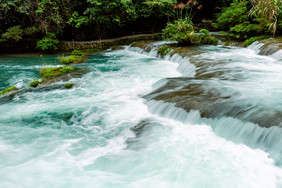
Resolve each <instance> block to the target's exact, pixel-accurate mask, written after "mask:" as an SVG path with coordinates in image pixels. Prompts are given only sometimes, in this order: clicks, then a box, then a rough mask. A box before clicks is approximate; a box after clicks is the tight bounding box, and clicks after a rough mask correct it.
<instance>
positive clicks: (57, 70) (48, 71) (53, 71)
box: [40, 66, 75, 81]
mask: <svg viewBox="0 0 282 188" xmlns="http://www.w3.org/2000/svg"><path fill="white" fill-rule="evenodd" d="M74 71H75V69H74V68H73V67H71V66H63V67H48V68H44V69H42V70H40V75H41V76H42V81H46V80H48V79H53V78H55V77H58V76H61V75H64V74H67V73H71V72H74Z"/></svg>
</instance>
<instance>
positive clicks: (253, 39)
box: [244, 35, 270, 47]
mask: <svg viewBox="0 0 282 188" xmlns="http://www.w3.org/2000/svg"><path fill="white" fill-rule="evenodd" d="M267 38H270V36H265V35H262V36H257V37H251V38H249V39H247V40H245V42H244V46H245V47H247V46H250V45H251V44H253V43H254V42H256V41H258V40H263V39H267Z"/></svg>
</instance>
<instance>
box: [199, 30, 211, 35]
mask: <svg viewBox="0 0 282 188" xmlns="http://www.w3.org/2000/svg"><path fill="white" fill-rule="evenodd" d="M199 32H200V33H204V35H208V36H209V35H210V32H209V31H208V30H207V29H201V30H200V31H199Z"/></svg>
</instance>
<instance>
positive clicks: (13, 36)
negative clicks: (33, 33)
mask: <svg viewBox="0 0 282 188" xmlns="http://www.w3.org/2000/svg"><path fill="white" fill-rule="evenodd" d="M22 36H23V30H22V29H21V26H20V25H18V26H13V27H10V28H8V29H7V31H6V33H3V34H2V38H3V39H6V40H10V41H15V42H18V41H20V40H21V39H22Z"/></svg>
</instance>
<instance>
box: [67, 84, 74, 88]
mask: <svg viewBox="0 0 282 188" xmlns="http://www.w3.org/2000/svg"><path fill="white" fill-rule="evenodd" d="M73 86H74V83H67V84H65V88H66V89H71V88H73Z"/></svg>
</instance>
